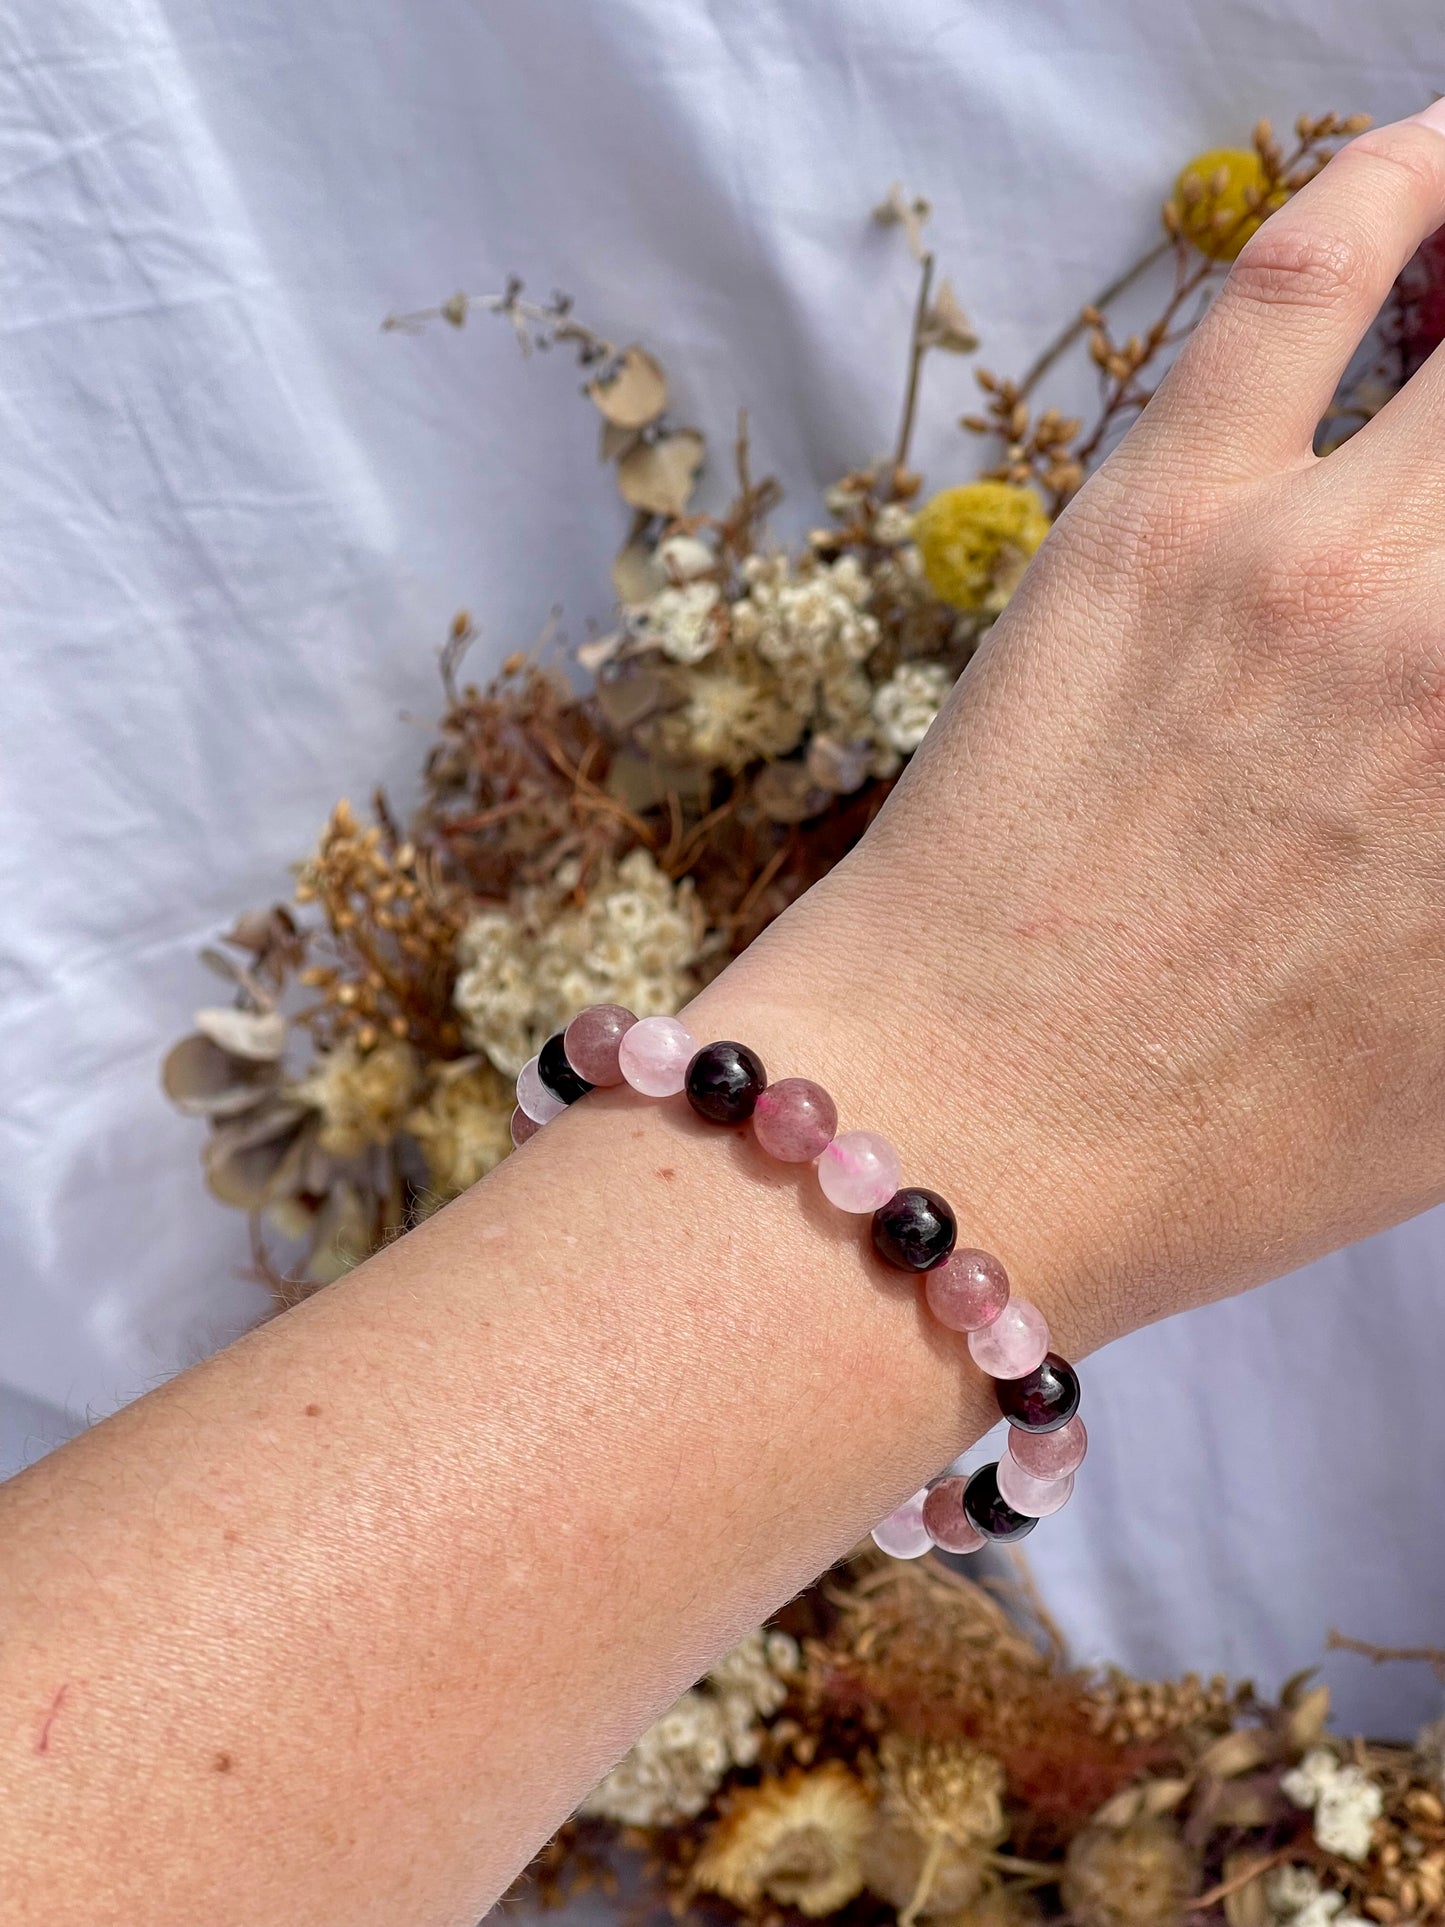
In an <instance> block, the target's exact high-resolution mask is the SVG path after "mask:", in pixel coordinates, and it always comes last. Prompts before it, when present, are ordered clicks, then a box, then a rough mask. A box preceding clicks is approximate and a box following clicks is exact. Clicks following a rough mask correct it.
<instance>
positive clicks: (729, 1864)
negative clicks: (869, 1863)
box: [692, 1760, 873, 1919]
mask: <svg viewBox="0 0 1445 1927" xmlns="http://www.w3.org/2000/svg"><path fill="white" fill-rule="evenodd" d="M872 1817H873V1809H872V1802H871V1800H870V1799H869V1797H868V1793H867V1790H866V1789H865V1787H864V1786H863V1783H862V1782H861V1781H860V1780H859V1779H858V1778H857V1777H856V1776H855V1775H854V1774H852V1773H850V1772H849V1771H848V1769H847V1767H845V1766H844V1765H842V1763H841V1762H840V1761H837V1760H830V1761H829V1762H828V1763H827V1764H826V1765H824V1766H820V1767H816V1768H815V1769H814V1770H813V1771H812V1772H809V1773H805V1772H802V1771H800V1770H798V1769H796V1768H795V1769H794V1770H793V1771H792V1772H790V1773H788V1774H785V1775H784V1776H783V1777H782V1778H781V1779H777V1780H764V1781H763V1782H762V1784H761V1785H760V1786H756V1787H744V1788H742V1789H740V1790H739V1791H738V1792H737V1793H735V1794H734V1795H733V1796H732V1798H731V1800H730V1801H729V1803H728V1806H727V1809H726V1811H725V1812H724V1814H723V1816H722V1818H721V1819H720V1820H719V1821H718V1822H717V1824H716V1825H715V1826H714V1827H713V1829H712V1831H711V1833H710V1834H709V1836H708V1839H707V1843H706V1845H705V1846H704V1847H703V1850H702V1852H701V1854H699V1856H698V1858H697V1861H696V1863H695V1864H694V1866H693V1870H692V1878H693V1884H694V1885H695V1886H697V1887H699V1888H701V1889H703V1890H704V1891H706V1892H708V1893H716V1894H721V1895H722V1896H723V1898H724V1899H726V1900H730V1901H732V1903H733V1905H734V1906H735V1907H741V1908H743V1909H745V1910H752V1909H755V1908H757V1907H758V1906H759V1905H760V1904H761V1903H762V1901H763V1900H764V1897H767V1898H769V1899H771V1900H774V1901H777V1902H779V1903H780V1904H781V1905H783V1906H786V1907H796V1908H797V1910H798V1911H799V1913H802V1914H806V1915H808V1916H809V1917H810V1918H815V1919H816V1918H819V1917H821V1916H822V1915H824V1914H831V1913H836V1912H837V1911H838V1909H839V1908H840V1907H844V1906H846V1905H847V1904H848V1902H849V1901H850V1900H852V1899H853V1898H854V1897H855V1896H856V1895H857V1894H858V1893H859V1892H860V1891H861V1890H862V1886H863V1870H862V1858H861V1856H862V1848H863V1842H864V1839H865V1837H866V1835H867V1833H868V1829H869V1826H870V1824H871V1821H872Z"/></svg>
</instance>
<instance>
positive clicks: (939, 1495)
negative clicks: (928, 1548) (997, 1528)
mask: <svg viewBox="0 0 1445 1927" xmlns="http://www.w3.org/2000/svg"><path fill="white" fill-rule="evenodd" d="M967 1489H968V1480H967V1479H940V1480H939V1481H938V1484H937V1485H935V1486H933V1487H932V1488H931V1489H930V1491H929V1494H928V1497H927V1498H926V1499H925V1500H924V1501H923V1524H924V1528H925V1530H926V1531H927V1533H928V1536H929V1538H930V1539H932V1541H933V1543H934V1545H936V1546H941V1547H942V1548H943V1550H944V1551H945V1552H977V1551H978V1549H979V1547H980V1546H986V1545H987V1544H988V1541H987V1539H985V1538H984V1536H983V1534H982V1533H981V1532H980V1531H979V1529H978V1527H977V1526H976V1525H975V1524H974V1523H973V1521H972V1519H970V1518H969V1517H968V1515H967V1514H966V1513H965V1511H964V1509H963V1495H964V1493H965V1492H966V1491H967Z"/></svg>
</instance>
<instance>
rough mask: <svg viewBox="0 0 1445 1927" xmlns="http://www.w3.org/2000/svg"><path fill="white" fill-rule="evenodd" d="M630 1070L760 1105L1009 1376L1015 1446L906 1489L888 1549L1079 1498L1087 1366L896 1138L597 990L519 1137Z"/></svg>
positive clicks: (519, 1113)
mask: <svg viewBox="0 0 1445 1927" xmlns="http://www.w3.org/2000/svg"><path fill="white" fill-rule="evenodd" d="M622 1083H627V1084H630V1085H631V1087H632V1089H633V1090H635V1091H638V1092H640V1093H641V1094H642V1095H643V1096H644V1097H676V1096H678V1095H680V1094H681V1093H683V1092H685V1093H686V1095H687V1101H688V1103H689V1104H690V1105H691V1106H692V1108H693V1110H694V1111H696V1113H697V1115H698V1116H699V1117H701V1118H705V1119H707V1121H708V1122H709V1123H711V1124H732V1125H738V1124H745V1123H747V1122H748V1120H749V1119H751V1120H752V1127H753V1136H754V1137H755V1138H756V1139H757V1142H758V1143H759V1144H760V1145H761V1147H762V1148H763V1150H764V1151H766V1152H767V1154H768V1155H769V1156H770V1157H774V1158H777V1159H779V1160H780V1161H781V1162H783V1163H785V1164H804V1163H812V1164H814V1165H815V1166H816V1167H817V1172H818V1182H819V1184H820V1185H821V1186H822V1189H823V1195H824V1196H825V1197H826V1198H827V1199H828V1200H829V1202H830V1203H832V1204H835V1205H836V1206H837V1207H838V1209H839V1210H840V1211H851V1212H855V1213H858V1214H860V1215H861V1214H863V1213H869V1214H871V1216H872V1221H873V1246H874V1249H875V1250H876V1251H877V1253H878V1255H879V1256H880V1257H881V1258H883V1259H884V1260H885V1262H886V1263H888V1264H890V1265H894V1266H896V1267H897V1268H898V1269H899V1270H900V1271H913V1272H922V1273H923V1274H924V1291H925V1294H926V1296H927V1300H928V1308H929V1310H930V1311H931V1312H932V1313H933V1316H934V1317H935V1318H936V1319H937V1320H938V1322H939V1323H940V1324H941V1325H945V1326H947V1327H948V1329H949V1330H950V1331H959V1332H965V1333H967V1335H968V1349H969V1352H970V1354H971V1356H972V1358H973V1360H974V1363H975V1364H977V1365H979V1366H981V1367H982V1368H983V1370H984V1371H985V1372H987V1373H988V1374H989V1375H990V1376H991V1377H992V1379H993V1380H994V1393H995V1396H996V1397H997V1400H998V1407H999V1410H1000V1411H1001V1412H1002V1413H1003V1415H1004V1417H1005V1418H1006V1419H1007V1420H1008V1423H1009V1434H1008V1450H1007V1451H1006V1452H1005V1453H1004V1455H1003V1457H1002V1458H1001V1459H999V1460H997V1461H996V1462H995V1463H993V1464H989V1465H984V1466H980V1467H979V1469H978V1470H977V1471H976V1472H974V1473H973V1474H971V1475H970V1476H969V1477H967V1478H961V1477H951V1476H948V1475H945V1476H943V1477H941V1478H938V1479H935V1480H933V1481H931V1482H930V1483H929V1484H928V1485H926V1486H924V1487H923V1489H922V1490H921V1491H919V1492H915V1493H914V1494H913V1496H912V1498H911V1499H905V1500H904V1502H903V1504H902V1505H900V1506H898V1507H897V1508H896V1509H895V1510H894V1511H892V1512H890V1513H889V1515H888V1517H887V1518H886V1519H884V1520H883V1521H882V1523H881V1524H879V1525H877V1526H875V1527H874V1529H873V1537H874V1540H875V1541H876V1542H877V1544H878V1545H879V1546H880V1547H881V1548H882V1550H883V1551H884V1552H887V1553H890V1554H892V1556H893V1557H894V1558H897V1559H916V1558H918V1557H919V1556H920V1555H921V1554H923V1553H925V1552H927V1551H928V1550H929V1549H930V1548H931V1547H933V1546H939V1547H941V1548H942V1549H943V1550H944V1551H945V1552H954V1553H959V1552H977V1551H978V1549H979V1548H980V1546H984V1545H987V1544H988V1543H989V1541H990V1540H997V1541H1009V1540H1014V1539H1022V1538H1023V1537H1024V1536H1025V1534H1026V1533H1030V1532H1032V1531H1033V1529H1034V1527H1035V1526H1036V1525H1037V1523H1038V1522H1039V1520H1040V1519H1043V1518H1047V1516H1048V1515H1049V1514H1050V1513H1052V1512H1057V1511H1058V1510H1059V1508H1060V1506H1062V1505H1064V1504H1065V1503H1066V1502H1067V1500H1068V1498H1069V1495H1070V1493H1071V1492H1072V1491H1073V1489H1074V1473H1075V1472H1076V1471H1077V1469H1078V1468H1079V1466H1080V1465H1081V1464H1082V1463H1083V1459H1084V1453H1085V1451H1086V1450H1087V1448H1088V1435H1087V1433H1086V1432H1085V1430H1084V1423H1083V1420H1082V1419H1081V1418H1079V1416H1078V1410H1079V1379H1078V1374H1077V1373H1076V1372H1075V1370H1074V1368H1073V1366H1072V1365H1069V1364H1067V1363H1066V1362H1065V1360H1063V1359H1062V1358H1060V1357H1059V1356H1058V1354H1057V1353H1056V1352H1053V1351H1051V1350H1050V1349H1049V1328H1048V1325H1047V1324H1046V1323H1045V1321H1044V1315H1043V1313H1042V1312H1041V1311H1040V1310H1039V1309H1038V1307H1037V1306H1036V1305H1032V1304H1030V1303H1029V1301H1028V1300H1027V1299H1026V1298H1015V1297H1013V1296H1012V1295H1011V1293H1010V1288H1009V1278H1008V1273H1007V1272H1006V1271H1005V1270H1004V1268H1003V1266H1002V1265H1001V1264H1000V1263H999V1261H998V1259H997V1258H995V1257H992V1256H991V1255H990V1254H989V1253H988V1252H986V1251H964V1250H958V1249H956V1248H955V1241H956V1237H957V1222H956V1220H955V1218H954V1214H953V1212H952V1211H951V1210H950V1209H949V1207H948V1205H947V1204H945V1203H944V1201H943V1199H942V1198H941V1197H939V1195H938V1193H937V1192H936V1191H926V1190H923V1189H922V1188H920V1187H915V1186H908V1187H905V1188H903V1189H900V1188H899V1178H900V1176H901V1168H900V1164H899V1158H898V1153H897V1152H896V1151H895V1150H894V1148H893V1146H892V1145H891V1144H890V1143H889V1142H888V1140H887V1139H886V1138H882V1137H879V1136H878V1134H877V1133H876V1132H875V1131H843V1132H839V1130H838V1111H837V1106H836V1105H835V1104H834V1102H833V1100H832V1098H831V1097H830V1096H829V1095H828V1093H827V1092H826V1091H825V1090H824V1089H823V1088H822V1086H821V1085H820V1084H814V1083H813V1082H811V1080H810V1079H808V1078H806V1077H785V1078H783V1079H781V1080H780V1081H779V1082H778V1083H776V1084H770V1083H769V1082H768V1077H767V1073H766V1071H764V1069H763V1066H762V1063H761V1061H760V1060H759V1058H758V1056H757V1053H756V1052H755V1051H751V1050H749V1049H748V1047H747V1045H746V1044H735V1043H726V1042H725V1043H717V1044H707V1045H704V1046H702V1047H699V1045H698V1042H697V1039H696V1038H695V1037H694V1036H693V1034H692V1032H691V1031H690V1030H689V1029H688V1028H687V1026H686V1024H684V1023H681V1022H680V1021H679V1020H678V1019H677V1018H676V1017H642V1018H638V1017H635V1016H634V1015H633V1013H632V1012H631V1011H630V1010H624V1009H623V1007H622V1006H621V1005H620V1004H593V1005H591V1006H590V1008H588V1009H587V1010H584V1011H581V1012H580V1013H579V1014H578V1015H577V1016H576V1017H574V1018H573V1019H572V1021H571V1023H570V1024H569V1025H568V1026H567V1028H566V1030H565V1031H558V1032H557V1033H556V1035H555V1036H552V1037H549V1038H548V1039H547V1041H546V1043H545V1044H544V1045H543V1046H542V1048H541V1050H540V1051H539V1052H538V1053H537V1055H536V1056H535V1057H533V1058H530V1059H529V1060H528V1062H527V1063H526V1064H524V1065H523V1066H522V1070H521V1074H520V1075H519V1076H518V1078H517V1109H516V1110H515V1111H514V1112H513V1113H512V1142H513V1143H514V1144H518V1145H520V1144H524V1143H525V1142H526V1140H527V1139H528V1138H529V1137H532V1136H534V1135H535V1134H536V1132H537V1131H539V1130H540V1129H541V1128H542V1126H543V1125H544V1124H547V1123H549V1122H550V1121H551V1119H552V1118H554V1117H556V1116H558V1115H559V1114H560V1113H561V1112H562V1111H564V1110H566V1109H567V1107H568V1105H569V1104H575V1103H576V1102H577V1100H578V1098H579V1097H585V1096H586V1095H587V1093H588V1091H590V1090H593V1089H595V1088H596V1087H597V1086H599V1085H615V1084H622Z"/></svg>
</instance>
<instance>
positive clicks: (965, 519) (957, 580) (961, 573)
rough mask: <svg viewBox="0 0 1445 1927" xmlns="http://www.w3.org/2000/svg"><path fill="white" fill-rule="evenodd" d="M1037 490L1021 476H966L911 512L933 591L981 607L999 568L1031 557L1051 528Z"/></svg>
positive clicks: (959, 605)
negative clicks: (968, 479)
mask: <svg viewBox="0 0 1445 1927" xmlns="http://www.w3.org/2000/svg"><path fill="white" fill-rule="evenodd" d="M1049 526H1050V524H1049V517H1048V512H1047V510H1046V509H1045V508H1044V505H1043V503H1042V502H1041V501H1040V500H1039V497H1038V495H1037V493H1036V492H1035V491H1034V490H1033V489H1031V488H1027V487H1024V486H1022V485H1020V484H1019V483H1017V482H1000V481H990V482H965V483H963V484H962V485H961V486H960V487H958V488H946V489H943V490H941V491H940V493H939V494H937V495H935V496H934V497H933V498H932V500H931V501H928V502H925V503H924V505H923V507H922V508H921V509H920V510H919V511H918V513H917V515H916V516H915V517H914V518H913V539H914V541H915V542H916V543H917V545H918V552H919V554H920V555H921V556H922V558H923V567H924V571H925V573H926V574H927V576H928V580H929V582H930V583H931V584H932V585H933V589H934V592H935V594H937V595H939V596H941V597H942V599H943V600H944V601H945V602H948V603H951V604H952V605H953V607H954V608H956V609H982V608H983V607H984V606H985V605H986V604H988V603H989V602H990V599H991V598H992V597H993V596H994V592H995V591H996V590H997V589H998V588H999V587H1000V586H1001V585H1000V573H1001V571H1004V570H1010V571H1012V570H1014V569H1016V567H1017V564H1018V562H1019V560H1020V559H1022V560H1023V561H1024V562H1027V560H1028V558H1029V557H1030V556H1031V555H1033V553H1034V551H1035V550H1036V549H1037V548H1038V547H1039V545H1040V543H1042V541H1043V539H1044V537H1045V536H1046V535H1047V534H1048V532H1049Z"/></svg>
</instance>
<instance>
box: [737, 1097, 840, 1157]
mask: <svg viewBox="0 0 1445 1927" xmlns="http://www.w3.org/2000/svg"><path fill="white" fill-rule="evenodd" d="M837 1128H838V1106H837V1105H836V1104H835V1103H834V1102H833V1100H832V1098H831V1097H829V1095H828V1093H827V1092H826V1091H825V1090H824V1089H823V1086H822V1085H821V1084H815V1083H813V1081H812V1080H811V1078H807V1077H783V1078H780V1079H779V1080H778V1082H777V1083H776V1084H769V1086H768V1088H767V1089H766V1090H765V1091H764V1092H763V1094H762V1096H761V1097H760V1098H759V1099H758V1101H757V1103H756V1105H755V1106H754V1107H753V1136H754V1137H755V1138H756V1139H757V1141H758V1143H759V1144H760V1145H761V1146H762V1147H763V1149H764V1150H765V1151H766V1152H767V1154H768V1156H769V1157H770V1158H777V1159H778V1160H779V1162H780V1163H783V1164H809V1163H811V1162H812V1160H813V1159H814V1158H815V1157H817V1156H818V1154H819V1153H820V1152H821V1151H824V1150H826V1149H827V1147H828V1146H829V1145H830V1144H831V1143H832V1142H833V1133H834V1132H835V1131H836V1130H837Z"/></svg>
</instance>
